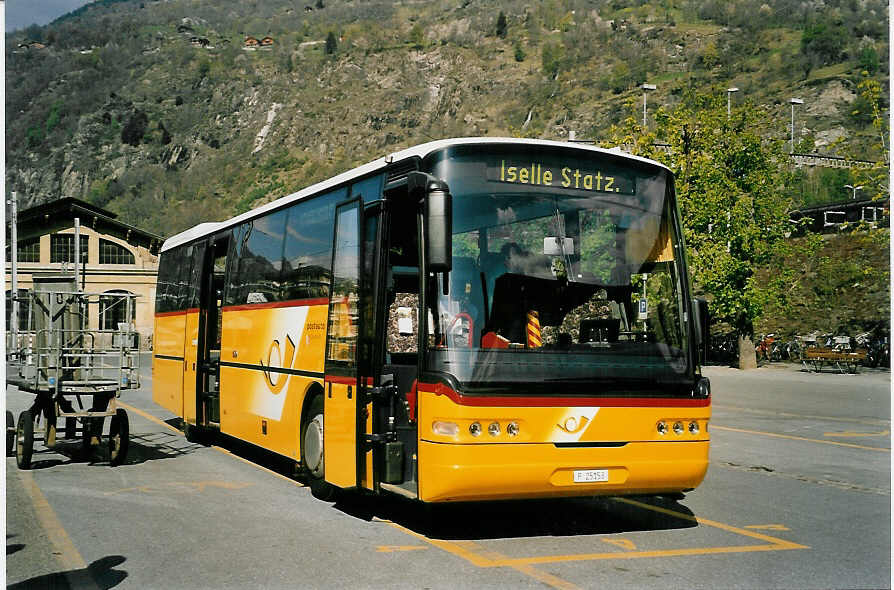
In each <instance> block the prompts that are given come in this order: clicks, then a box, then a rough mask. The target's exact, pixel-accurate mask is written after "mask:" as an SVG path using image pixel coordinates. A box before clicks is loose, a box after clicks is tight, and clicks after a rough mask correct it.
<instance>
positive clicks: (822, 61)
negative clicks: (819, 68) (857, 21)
mask: <svg viewBox="0 0 894 590" xmlns="http://www.w3.org/2000/svg"><path fill="white" fill-rule="evenodd" d="M847 39H848V35H847V31H846V30H845V28H844V26H843V25H842V24H841V23H840V22H838V23H836V22H828V21H826V20H822V21H817V22H815V23H813V24H810V25H807V27H806V28H805V29H804V32H803V33H802V34H801V53H802V54H804V55H805V56H806V57H807V58H808V59H809V60H810V61H811V62H813V63H814V65H826V64H832V63H837V62H838V61H839V60H840V59H841V57H842V55H843V54H844V47H845V45H846V43H847Z"/></svg>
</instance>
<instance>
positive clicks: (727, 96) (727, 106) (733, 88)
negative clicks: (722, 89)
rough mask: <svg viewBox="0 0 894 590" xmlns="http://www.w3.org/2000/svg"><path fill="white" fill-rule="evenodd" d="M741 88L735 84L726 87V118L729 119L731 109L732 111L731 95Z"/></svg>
mask: <svg viewBox="0 0 894 590" xmlns="http://www.w3.org/2000/svg"><path fill="white" fill-rule="evenodd" d="M738 91H739V89H738V88H736V87H735V86H733V87H732V88H727V89H726V118H727V119H729V111H730V96H732V94H733V92H738Z"/></svg>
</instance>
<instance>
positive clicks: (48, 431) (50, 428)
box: [43, 416, 56, 447]
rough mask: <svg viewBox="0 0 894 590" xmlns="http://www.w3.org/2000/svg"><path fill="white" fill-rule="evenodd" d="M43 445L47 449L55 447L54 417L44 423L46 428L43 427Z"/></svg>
mask: <svg viewBox="0 0 894 590" xmlns="http://www.w3.org/2000/svg"><path fill="white" fill-rule="evenodd" d="M43 444H44V445H46V446H48V447H55V446H56V417H55V416H53V417H52V418H50V419H48V420H47V421H46V426H44V436H43Z"/></svg>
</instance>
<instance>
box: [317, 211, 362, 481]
mask: <svg viewBox="0 0 894 590" xmlns="http://www.w3.org/2000/svg"><path fill="white" fill-rule="evenodd" d="M360 205H361V201H360V200H359V199H355V200H353V201H350V202H347V203H344V204H342V205H339V206H338V207H337V208H336V210H335V239H334V244H333V248H332V287H331V289H330V294H329V323H328V327H327V333H326V362H325V373H326V377H325V381H326V382H325V395H324V400H323V440H324V441H325V442H324V445H323V465H324V469H325V479H326V481H327V482H329V483H331V484H333V485H335V486H338V487H340V488H352V487H356V486H357V485H358V484H359V481H360V463H361V462H360V458H359V450H360V445H359V442H360V420H359V413H360V405H359V404H358V398H359V397H360V393H361V392H360V391H358V389H359V387H360V379H361V375H360V370H359V366H360V362H359V361H360V359H359V358H358V357H359V346H358V341H359V336H360V320H361V318H360V262H361V239H362V237H361V224H360V217H361V215H360V213H361V208H360Z"/></svg>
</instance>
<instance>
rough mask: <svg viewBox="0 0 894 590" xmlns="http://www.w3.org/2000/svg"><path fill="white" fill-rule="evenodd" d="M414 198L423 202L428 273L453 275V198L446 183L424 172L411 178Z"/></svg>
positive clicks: (410, 182) (410, 187)
mask: <svg viewBox="0 0 894 590" xmlns="http://www.w3.org/2000/svg"><path fill="white" fill-rule="evenodd" d="M407 183H408V185H409V189H410V195H411V196H414V197H415V198H417V199H419V200H421V205H422V217H423V225H422V227H423V232H424V246H425V267H426V269H427V271H428V272H433V273H438V272H450V270H451V268H452V266H453V197H452V196H451V195H450V188H449V187H448V186H447V183H446V182H444V181H443V180H440V179H438V178H435V177H434V176H431V175H430V174H425V173H424V172H411V173H410V174H409V175H408V177H407Z"/></svg>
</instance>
